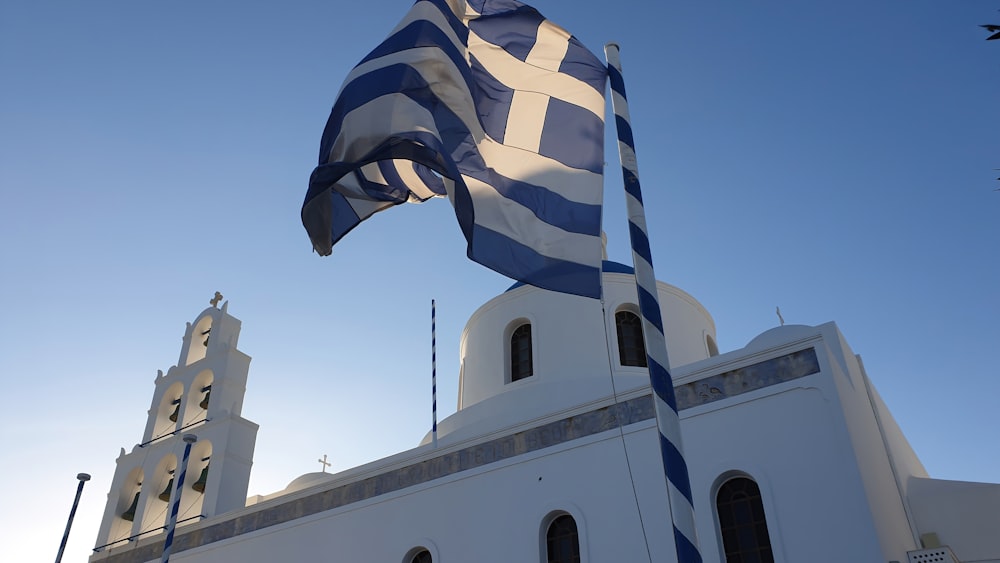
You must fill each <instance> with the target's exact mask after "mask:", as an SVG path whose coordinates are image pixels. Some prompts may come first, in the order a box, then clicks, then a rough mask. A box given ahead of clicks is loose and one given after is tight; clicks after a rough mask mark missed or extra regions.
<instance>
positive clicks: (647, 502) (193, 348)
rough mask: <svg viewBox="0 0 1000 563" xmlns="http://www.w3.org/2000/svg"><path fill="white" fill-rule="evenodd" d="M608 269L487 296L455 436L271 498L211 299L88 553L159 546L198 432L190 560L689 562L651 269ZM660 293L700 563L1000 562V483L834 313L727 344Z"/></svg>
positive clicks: (241, 371) (228, 321)
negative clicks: (935, 441)
mask: <svg viewBox="0 0 1000 563" xmlns="http://www.w3.org/2000/svg"><path fill="white" fill-rule="evenodd" d="M603 275H604V280H603V282H604V299H603V300H602V301H598V300H593V299H586V298H582V297H577V296H571V295H563V294H556V293H552V292H549V291H545V290H541V289H538V288H534V287H530V286H518V285H515V286H514V287H512V288H511V289H509V290H508V291H506V292H505V293H503V294H501V295H499V296H497V297H495V298H494V299H492V300H490V301H489V302H487V303H486V304H484V305H483V306H482V307H480V308H479V309H478V310H477V311H476V313H474V314H473V316H472V318H471V319H470V320H469V321H468V323H467V325H466V328H465V331H464V332H463V336H462V343H461V347H460V361H461V372H460V384H459V405H458V410H457V412H456V413H454V414H453V415H451V416H450V417H448V418H446V419H445V420H443V421H441V423H440V424H439V426H438V433H437V436H436V440H435V439H432V436H430V435H428V436H427V437H425V439H424V440H423V442H422V443H421V444H419V445H416V446H415V447H414V448H413V449H410V450H407V451H403V452H399V453H397V454H395V455H393V456H390V457H388V458H384V459H381V460H377V461H374V462H371V463H368V464H365V465H362V466H359V467H355V468H353V469H350V470H346V471H342V472H340V473H336V474H327V473H310V474H306V475H303V476H301V477H299V478H297V479H295V480H293V481H292V482H291V483H290V484H289V486H288V487H287V488H286V489H285V490H283V491H279V492H276V493H274V494H270V495H266V496H255V497H252V498H246V493H247V483H248V480H249V472H250V467H251V464H252V459H253V449H254V439H255V436H256V430H257V427H256V425H255V424H253V423H252V422H250V421H248V420H246V419H244V418H242V412H241V411H242V396H243V392H244V391H245V388H246V384H247V374H248V368H249V357H248V356H246V355H245V354H243V353H242V352H240V351H239V350H238V349H237V344H238V337H239V328H240V321H238V320H237V319H236V318H234V317H232V316H231V315H229V313H228V304H224V305H223V306H222V308H221V309H219V308H216V307H215V306H213V307H211V308H209V309H206V310H205V311H203V312H202V313H201V314H200V315H199V316H198V317H197V318H196V319H195V321H194V322H193V323H190V324H189V325H188V327H187V329H186V332H185V337H184V340H183V345H182V350H181V354H180V358H179V361H178V364H177V365H176V366H174V367H172V368H171V369H170V370H168V372H167V374H165V375H163V374H161V376H160V377H157V380H156V383H155V390H154V396H153V400H152V406H151V409H150V412H149V419H148V420H147V424H146V429H145V433H144V435H143V443H142V444H141V445H139V446H136V447H135V448H133V451H132V452H129V453H125V452H124V450H123V451H122V454H121V455H120V456H119V458H118V460H117V470H116V474H115V477H114V480H113V484H112V490H111V491H110V493H109V497H108V505H107V507H106V510H105V514H104V520H103V523H102V525H101V528H100V532H99V537H98V538H97V542H96V545H97V549H95V552H94V555H93V556H92V557H91V559H90V560H91V562H92V563H124V562H145V561H158V560H159V559H160V554H161V552H162V551H163V545H164V540H165V535H166V534H165V531H164V527H165V526H166V524H167V519H166V518H167V513H168V511H167V510H166V507H167V504H168V502H169V501H170V500H171V498H173V497H171V494H172V493H173V494H176V491H174V490H173V477H174V474H175V473H176V472H177V469H178V453H177V452H178V451H179V448H180V447H181V446H180V443H181V442H180V440H181V436H182V435H183V434H184V433H186V432H194V433H197V435H198V442H196V443H195V444H194V445H193V447H192V450H191V456H190V460H189V463H188V468H187V469H188V471H187V474H188V476H189V477H190V478H191V479H189V481H188V482H187V483H185V485H184V487H182V489H181V490H180V497H179V498H180V513H179V518H178V522H179V524H178V527H177V532H176V539H175V541H174V544H173V546H172V551H173V554H172V555H171V559H172V560H174V561H185V562H191V563H195V562H197V563H201V562H205V563H207V562H219V561H241V562H261V563H263V562H272V561H281V560H285V561H305V560H317V559H322V560H326V561H344V562H380V563H381V562H397V561H398V562H401V563H426V562H430V561H433V562H449V561H451V562H473V561H475V562H493V561H496V562H501V561H504V562H506V561H518V562H532V561H539V562H563V561H565V562H571V561H582V562H591V563H597V562H612V561H613V562H642V561H655V562H660V561H673V560H675V555H674V546H673V539H672V532H671V525H670V514H669V506H668V503H667V500H666V499H667V490H666V484H665V480H664V475H663V468H662V465H661V460H660V452H659V445H658V435H657V429H656V421H655V415H654V413H653V403H652V399H651V395H650V388H649V378H648V375H647V372H646V368H645V354H644V351H643V350H644V349H643V348H642V338H641V325H639V324H638V322H637V321H638V316H637V312H638V309H637V306H636V290H635V284H634V278H633V277H632V275H631V271H630V269H629V268H627V267H625V266H621V265H619V264H613V263H606V264H605V273H604V274H603ZM658 292H659V297H660V301H661V311H662V317H663V320H664V330H665V336H666V339H667V345H668V349H669V353H670V363H671V367H672V373H673V377H674V384H675V392H676V395H677V403H678V409H679V412H680V419H681V429H682V434H683V443H684V451H685V457H686V459H687V463H688V468H689V473H690V478H691V486H692V496H693V501H694V508H695V515H696V528H697V535H698V539H699V545H700V548H701V553H702V557H703V558H704V561H706V562H719V563H722V562H754V561H759V562H767V561H777V562H789V563H798V562H810V563H813V562H816V563H825V562H830V563H835V562H841V561H845V562H852V563H854V562H894V561H895V562H898V563H903V562H907V561H909V562H918V561H919V562H924V561H942V562H949V561H950V562H959V561H963V562H966V563H971V562H980V563H983V562H991V561H992V562H1000V534H998V533H997V532H1000V485H998V484H987V483H967V482H956V481H942V480H936V479H932V478H930V477H929V476H928V475H927V473H926V471H925V470H924V468H923V466H922V465H921V463H920V461H919V459H918V458H917V456H916V455H915V454H914V452H913V450H912V449H911V448H910V446H909V444H908V443H907V441H906V438H905V437H904V436H903V434H902V432H901V431H900V429H899V427H898V426H897V425H896V423H895V421H894V420H893V418H892V415H891V413H890V412H889V411H888V409H887V408H886V406H885V404H884V403H883V402H882V399H881V398H880V397H879V395H878V392H877V391H876V389H875V387H874V386H873V385H872V382H871V381H870V380H869V377H868V375H867V373H866V372H865V368H864V364H863V362H862V361H861V358H860V357H859V356H858V355H856V354H854V352H853V351H851V349H850V347H849V345H848V344H847V341H846V339H845V338H844V336H843V335H842V334H841V333H840V331H839V330H838V328H837V326H836V325H835V324H834V323H827V324H823V325H819V326H800V325H797V326H781V327H778V328H774V329H771V330H769V331H767V332H764V333H763V334H761V335H759V336H757V337H756V338H754V339H753V340H752V341H751V342H750V343H748V344H747V345H746V346H745V347H744V348H741V349H738V350H733V351H730V352H726V353H723V354H720V353H719V352H718V349H717V346H716V344H715V325H714V322H713V320H712V318H711V316H710V315H709V313H708V312H707V311H706V310H705V309H704V307H702V306H701V304H699V303H698V301H697V300H695V299H694V298H693V297H691V296H690V295H688V294H687V293H685V292H684V291H682V290H680V289H678V288H676V287H673V286H670V285H668V284H665V283H662V282H661V283H659V284H658ZM320 554H322V555H320Z"/></svg>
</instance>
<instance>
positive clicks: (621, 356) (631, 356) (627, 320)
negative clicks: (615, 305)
mask: <svg viewBox="0 0 1000 563" xmlns="http://www.w3.org/2000/svg"><path fill="white" fill-rule="evenodd" d="M615 329H616V330H617V331H618V360H619V361H620V362H621V365H623V366H636V367H643V368H644V367H646V343H645V342H643V340H642V321H641V320H640V319H639V315H636V314H635V313H633V312H632V311H618V312H617V313H615Z"/></svg>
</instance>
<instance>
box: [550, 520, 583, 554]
mask: <svg viewBox="0 0 1000 563" xmlns="http://www.w3.org/2000/svg"><path fill="white" fill-rule="evenodd" d="M545 552H546V554H547V558H546V561H547V562H548V563H580V535H579V533H578V532H577V530H576V520H573V517H572V516H570V515H569V514H563V515H562V516H559V517H558V518H556V519H555V520H553V521H552V523H551V524H549V529H548V531H547V532H545Z"/></svg>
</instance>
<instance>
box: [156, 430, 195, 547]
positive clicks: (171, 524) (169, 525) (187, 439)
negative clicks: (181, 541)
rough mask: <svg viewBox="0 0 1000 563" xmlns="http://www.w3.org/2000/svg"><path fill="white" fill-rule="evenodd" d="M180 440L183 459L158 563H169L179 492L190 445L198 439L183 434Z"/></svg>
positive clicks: (189, 453)
mask: <svg viewBox="0 0 1000 563" xmlns="http://www.w3.org/2000/svg"><path fill="white" fill-rule="evenodd" d="M181 439H182V440H184V458H183V459H182V460H181V466H180V467H179V468H178V469H179V470H180V474H179V475H178V476H177V482H176V483H175V484H174V490H173V491H172V496H173V498H172V500H173V502H172V503H171V507H170V520H169V521H168V523H167V539H166V540H165V541H164V542H163V555H162V556H161V557H160V563H167V562H168V561H170V550H171V549H173V547H174V529H175V528H176V527H177V513H178V512H179V511H180V508H181V490H182V489H183V487H184V477H185V476H186V475H187V466H188V457H190V456H191V444H193V443H195V442H197V441H198V437H197V436H195V435H194V434H185V435H184V436H183V437H182V438H181Z"/></svg>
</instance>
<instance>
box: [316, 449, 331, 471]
mask: <svg viewBox="0 0 1000 563" xmlns="http://www.w3.org/2000/svg"><path fill="white" fill-rule="evenodd" d="M316 461H318V462H320V463H322V464H323V473H326V468H327V467H330V466H331V465H333V464H332V463H330V462H329V461H327V460H326V454H323V459H317V460H316Z"/></svg>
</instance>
